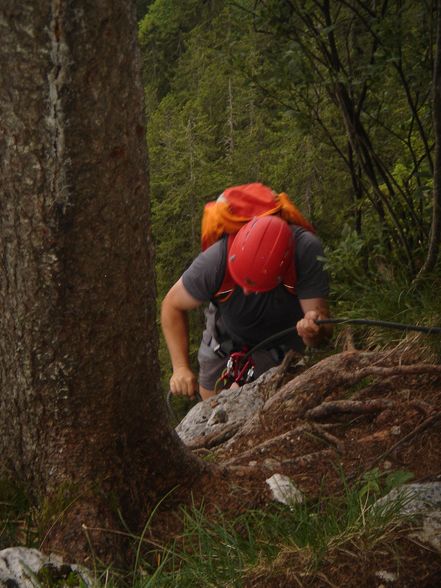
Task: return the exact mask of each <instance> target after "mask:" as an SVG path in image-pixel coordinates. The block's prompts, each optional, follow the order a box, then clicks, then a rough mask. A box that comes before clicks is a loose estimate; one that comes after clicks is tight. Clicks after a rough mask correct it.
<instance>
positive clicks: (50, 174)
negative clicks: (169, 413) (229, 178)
mask: <svg viewBox="0 0 441 588" xmlns="http://www.w3.org/2000/svg"><path fill="white" fill-rule="evenodd" d="M132 4H133V3H132V2H121V0H39V2H35V1H34V0H23V1H21V2H16V1H15V0H4V1H3V2H2V5H1V7H0V31H1V39H2V42H1V45H0V60H1V63H2V69H1V73H0V76H1V80H0V82H1V83H0V120H1V126H2V129H1V134H0V157H1V194H0V259H1V274H0V278H1V279H0V306H1V313H0V470H2V473H3V474H4V473H5V472H7V473H9V474H13V475H14V476H15V477H16V478H17V479H18V480H21V481H22V482H25V483H27V485H28V486H29V487H32V488H33V489H34V493H35V495H36V496H37V497H42V496H45V495H46V496H47V495H49V496H50V495H51V494H53V493H54V492H55V491H56V490H57V489H59V488H60V486H64V487H65V488H66V486H67V485H68V488H67V489H69V487H70V488H71V489H72V491H73V492H74V493H75V492H78V489H80V493H79V494H80V498H79V499H78V500H76V502H75V504H79V505H81V506H78V508H76V512H77V515H76V517H75V516H74V515H72V516H71V518H70V523H69V524H70V525H72V526H73V527H72V531H75V530H76V529H75V525H76V524H77V523H86V524H91V525H92V526H93V525H94V524H96V522H97V521H96V520H94V519H98V518H99V517H100V516H104V518H105V519H106V518H107V519H108V520H107V522H110V520H111V513H110V514H109V513H108V516H107V515H103V513H104V512H105V511H106V508H107V507H106V505H105V501H106V493H108V492H110V491H111V492H112V494H113V497H114V499H115V497H116V498H117V500H118V501H119V506H120V508H121V509H122V510H123V516H125V517H126V518H127V519H128V520H129V522H130V521H133V520H136V519H138V522H142V521H140V520H139V519H140V513H141V512H142V508H143V505H145V504H146V503H148V500H155V499H156V498H157V496H158V492H160V491H164V490H165V489H167V488H170V487H171V486H172V485H174V484H175V483H176V481H177V480H180V481H181V482H182V481H183V480H184V481H185V480H187V481H190V479H191V477H193V476H196V475H197V474H198V472H199V471H200V470H201V465H200V463H199V462H198V461H196V459H195V458H194V457H193V456H192V455H191V454H190V453H189V452H188V451H187V450H186V449H185V448H184V446H183V445H182V444H181V443H180V442H179V441H178V439H177V437H176V435H175V434H174V432H172V431H171V429H170V427H169V426H168V424H167V420H166V416H165V414H166V413H165V408H164V401H163V398H162V396H161V394H160V390H159V385H158V382H159V371H158V364H157V333H156V327H155V289H154V276H153V264H152V244H151V240H150V233H149V227H148V225H149V221H150V217H149V205H148V194H147V159H146V153H145V140H144V135H145V129H144V122H143V121H144V113H143V88H142V85H141V82H140V76H139V63H138V60H139V59H138V54H137V48H136V26H135V25H136V23H135V10H134V6H133V5H132ZM92 486H93V490H92ZM75 496H76V494H75ZM74 510H75V509H74ZM98 511H99V512H98ZM99 513H101V514H99ZM80 515H81V518H80ZM101 524H102V521H101ZM56 541H58V543H61V544H63V541H64V542H65V543H64V548H65V549H74V550H76V551H77V553H78V551H81V549H82V546H80V543H81V541H80V540H79V537H78V534H77V535H76V536H75V532H74V534H73V536H72V543H69V541H68V539H67V535H66V534H64V536H63V533H61V534H59V538H58V539H57V540H56ZM71 555H75V553H74V554H73V553H72V551H71Z"/></svg>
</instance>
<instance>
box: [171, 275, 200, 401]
mask: <svg viewBox="0 0 441 588" xmlns="http://www.w3.org/2000/svg"><path fill="white" fill-rule="evenodd" d="M201 304H202V302H200V301H199V300H196V299H195V298H193V296H191V295H190V294H189V293H188V292H187V290H186V289H185V288H184V285H183V283H182V278H181V279H179V280H178V281H177V282H176V284H175V285H174V286H172V287H171V289H170V290H169V291H168V293H167V295H166V296H165V298H164V300H163V301H162V306H161V326H162V331H163V333H164V337H165V341H166V343H167V347H168V351H169V354H170V358H171V362H172V366H173V375H172V377H171V378H170V390H171V391H172V393H173V394H182V395H184V396H190V397H193V396H194V395H195V392H196V390H197V379H196V376H195V374H194V373H193V371H192V369H191V367H190V359H189V351H188V348H189V340H188V316H187V312H188V311H189V310H192V309H193V308H197V307H198V306H200V305H201Z"/></svg>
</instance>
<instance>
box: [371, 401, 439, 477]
mask: <svg viewBox="0 0 441 588" xmlns="http://www.w3.org/2000/svg"><path fill="white" fill-rule="evenodd" d="M439 420H441V411H440V412H437V413H435V414H434V415H432V416H430V417H429V418H428V419H426V420H424V421H423V422H422V423H420V424H419V425H418V426H417V427H415V429H413V430H412V431H410V433H407V435H404V437H402V438H401V439H400V440H399V441H397V442H396V443H394V445H392V447H389V449H388V450H387V451H385V452H384V453H382V454H381V455H379V456H378V457H376V458H375V459H374V460H373V461H372V462H371V463H370V465H369V467H368V468H367V469H372V468H373V467H374V466H376V465H377V464H378V463H379V462H380V461H382V460H383V459H385V458H386V457H388V456H389V455H390V454H391V453H393V452H394V451H395V450H396V449H397V448H398V447H400V445H404V443H407V442H408V441H410V440H411V439H413V438H414V437H416V435H418V434H419V433H422V432H423V431H425V430H426V429H429V428H430V427H432V426H433V425H435V424H436V423H437V422H438V421H439Z"/></svg>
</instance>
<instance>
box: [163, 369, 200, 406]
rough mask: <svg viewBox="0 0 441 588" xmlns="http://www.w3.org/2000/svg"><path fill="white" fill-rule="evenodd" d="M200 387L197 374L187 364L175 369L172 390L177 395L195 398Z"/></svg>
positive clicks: (171, 379)
mask: <svg viewBox="0 0 441 588" xmlns="http://www.w3.org/2000/svg"><path fill="white" fill-rule="evenodd" d="M197 389H198V383H197V379H196V376H195V375H194V373H193V372H192V370H191V369H190V368H189V367H187V366H182V367H179V368H177V369H175V370H174V371H173V375H172V377H171V378H170V391H171V393H172V394H174V395H175V396H188V397H189V398H194V397H195V395H196V391H197Z"/></svg>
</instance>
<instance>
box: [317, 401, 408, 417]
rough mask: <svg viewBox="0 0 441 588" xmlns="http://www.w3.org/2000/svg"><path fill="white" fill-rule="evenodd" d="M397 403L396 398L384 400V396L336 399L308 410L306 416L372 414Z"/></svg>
mask: <svg viewBox="0 0 441 588" xmlns="http://www.w3.org/2000/svg"><path fill="white" fill-rule="evenodd" d="M396 404H397V403H396V402H395V401H394V400H383V399H382V398H373V399H372V400H335V401H334V402H322V404H319V406H316V407H315V408H311V410H308V411H307V412H306V415H305V416H306V418H308V419H323V418H327V417H329V416H334V415H341V414H347V413H353V414H371V413H373V412H379V411H382V410H385V409H386V408H393V407H394V406H396Z"/></svg>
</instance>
